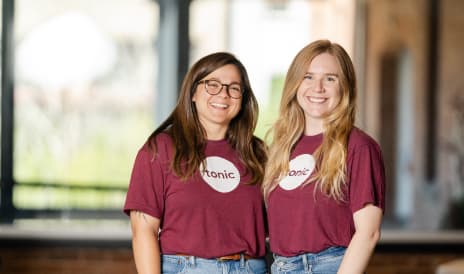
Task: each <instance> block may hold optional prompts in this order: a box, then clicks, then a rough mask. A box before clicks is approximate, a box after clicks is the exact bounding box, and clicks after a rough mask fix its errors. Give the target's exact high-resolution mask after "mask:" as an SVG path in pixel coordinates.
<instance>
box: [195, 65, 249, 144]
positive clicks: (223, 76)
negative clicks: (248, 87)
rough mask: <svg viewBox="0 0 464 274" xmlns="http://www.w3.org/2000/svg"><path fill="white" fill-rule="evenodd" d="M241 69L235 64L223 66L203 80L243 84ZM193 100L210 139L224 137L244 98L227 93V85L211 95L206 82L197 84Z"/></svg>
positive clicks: (225, 83)
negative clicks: (235, 97) (232, 96)
mask: <svg viewBox="0 0 464 274" xmlns="http://www.w3.org/2000/svg"><path fill="white" fill-rule="evenodd" d="M240 79H241V77H240V71H239V70H238V68H237V67H236V66H235V65H225V66H222V67H220V68H218V69H216V70H215V71H213V72H211V73H210V74H208V75H206V77H204V78H203V79H201V80H217V81H219V82H220V83H222V84H224V85H230V84H233V83H235V84H240V85H241V84H242V83H241V82H240ZM192 101H193V102H194V104H195V107H196V110H197V113H198V118H199V120H200V123H201V124H202V126H203V127H204V128H205V130H206V134H207V138H208V139H210V140H211V139H222V138H224V136H225V133H226V131H227V127H228V126H229V123H230V121H231V120H232V119H233V118H234V117H235V116H236V115H237V114H238V112H239V111H240V107H241V104H242V98H240V99H234V98H231V97H230V96H229V94H228V93H227V90H226V87H223V88H222V90H221V91H220V92H219V93H218V94H216V95H211V94H209V93H208V92H207V91H206V88H205V84H204V83H201V84H198V85H197V88H196V90H195V93H194V94H193V97H192Z"/></svg>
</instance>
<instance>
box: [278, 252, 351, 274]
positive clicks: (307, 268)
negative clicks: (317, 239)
mask: <svg viewBox="0 0 464 274" xmlns="http://www.w3.org/2000/svg"><path fill="white" fill-rule="evenodd" d="M345 250H346V248H345V247H329V248H327V249H326V250H323V251H321V252H319V253H304V254H300V255H297V256H293V257H283V256H279V255H275V254H274V262H273V263H272V265H271V273H272V274H301V273H306V274H336V273H337V271H338V268H339V267H340V264H341V262H342V259H343V255H345Z"/></svg>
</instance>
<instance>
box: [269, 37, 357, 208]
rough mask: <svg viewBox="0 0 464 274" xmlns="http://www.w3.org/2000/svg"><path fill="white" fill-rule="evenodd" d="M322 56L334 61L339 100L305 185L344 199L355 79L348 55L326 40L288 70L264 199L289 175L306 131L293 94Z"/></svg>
mask: <svg viewBox="0 0 464 274" xmlns="http://www.w3.org/2000/svg"><path fill="white" fill-rule="evenodd" d="M322 53H329V54H331V55H332V56H334V57H335V59H336V60H337V63H338V66H339V81H340V82H339V83H340V96H341V98H340V102H339V103H338V105H337V106H336V107H335V109H334V110H333V111H332V112H331V113H329V114H327V115H326V116H325V117H324V132H323V141H322V144H321V145H320V146H319V147H318V148H317V149H316V151H315V152H314V155H313V156H314V158H315V159H316V168H315V171H314V173H313V174H312V176H311V177H310V178H309V180H307V181H306V182H305V184H309V183H312V182H317V184H318V187H319V188H320V190H321V191H322V192H323V193H324V194H326V195H327V196H329V197H331V198H334V199H336V200H339V201H341V200H343V199H344V196H343V186H344V184H345V181H346V157H347V149H348V138H349V134H350V132H351V129H352V128H353V126H354V121H355V113H356V76H355V71H354V67H353V63H352V62H351V59H350V57H349V55H348V53H347V52H346V51H345V50H344V49H343V47H341V46H340V45H338V44H336V43H332V42H330V41H328V40H317V41H314V42H312V43H311V44H309V45H307V46H306V47H304V48H303V49H302V50H300V52H299V53H298V54H297V55H296V56H295V58H294V59H293V61H292V63H291V65H290V67H289V69H288V72H287V76H286V78H285V83H284V88H283V93H282V98H281V101H280V110H279V118H278V119H277V121H276V122H275V124H274V125H273V127H272V128H271V129H270V131H269V133H268V134H270V135H271V137H272V142H271V145H270V149H269V155H268V159H269V160H268V163H267V165H266V170H265V176H264V182H263V192H264V196H265V197H266V198H267V197H268V196H269V193H270V192H271V191H272V190H273V189H275V188H276V186H277V185H278V184H279V181H280V180H281V179H283V178H284V177H285V176H286V175H287V173H288V171H289V160H290V154H291V152H292V150H293V149H294V147H295V145H296V143H297V141H298V140H299V138H300V137H301V135H302V134H303V132H304V127H305V115H304V112H303V110H302V109H301V107H300V106H299V104H298V102H297V97H296V93H297V90H298V87H299V86H300V84H301V82H302V80H303V77H304V75H305V73H306V71H307V69H308V67H309V65H310V64H311V61H312V60H313V59H314V57H316V56H318V55H320V54H322Z"/></svg>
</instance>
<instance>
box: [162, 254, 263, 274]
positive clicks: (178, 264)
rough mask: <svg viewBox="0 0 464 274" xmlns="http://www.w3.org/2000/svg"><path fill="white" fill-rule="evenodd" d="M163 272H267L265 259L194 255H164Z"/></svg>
mask: <svg viewBox="0 0 464 274" xmlns="http://www.w3.org/2000/svg"><path fill="white" fill-rule="evenodd" d="M161 270H162V271H161V272H162V273H163V274H174V273H175V274H177V273H182V274H216V273H217V274H266V273H267V269H266V261H265V260H264V259H247V260H246V259H245V258H243V256H242V258H241V259H240V260H237V261H218V260H217V259H203V258H199V257H194V256H189V257H186V256H182V255H180V256H179V255H162V257H161Z"/></svg>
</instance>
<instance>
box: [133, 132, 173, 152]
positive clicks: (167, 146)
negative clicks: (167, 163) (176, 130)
mask: <svg viewBox="0 0 464 274" xmlns="http://www.w3.org/2000/svg"><path fill="white" fill-rule="evenodd" d="M173 147H174V144H173V140H172V137H171V136H170V135H169V134H168V133H165V132H161V133H158V134H156V135H155V136H151V137H150V138H149V139H148V140H147V141H146V142H145V144H144V145H143V146H142V148H141V149H140V151H141V152H142V153H149V154H150V155H152V157H153V156H155V157H158V156H161V157H163V156H167V155H169V154H171V153H172V151H173Z"/></svg>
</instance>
